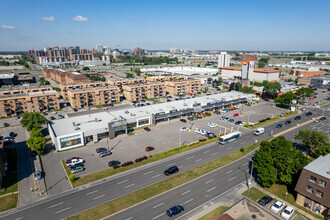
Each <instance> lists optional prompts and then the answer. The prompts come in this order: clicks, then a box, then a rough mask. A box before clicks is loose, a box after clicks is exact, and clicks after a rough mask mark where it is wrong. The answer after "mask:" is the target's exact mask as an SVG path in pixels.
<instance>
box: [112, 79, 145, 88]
mask: <svg viewBox="0 0 330 220" xmlns="http://www.w3.org/2000/svg"><path fill="white" fill-rule="evenodd" d="M146 82H147V81H146V80H145V79H143V78H138V79H112V80H109V81H108V84H109V86H118V87H119V88H120V89H122V87H123V86H124V85H134V84H141V83H146Z"/></svg>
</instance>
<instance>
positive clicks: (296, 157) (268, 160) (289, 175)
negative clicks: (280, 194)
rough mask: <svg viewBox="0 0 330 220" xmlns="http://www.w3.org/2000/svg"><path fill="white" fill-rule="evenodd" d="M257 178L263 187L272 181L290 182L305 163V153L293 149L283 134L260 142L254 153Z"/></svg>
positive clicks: (268, 185)
mask: <svg viewBox="0 0 330 220" xmlns="http://www.w3.org/2000/svg"><path fill="white" fill-rule="evenodd" d="M254 161H255V165H254V167H255V169H256V170H257V173H258V180H259V181H260V184H261V185H262V186H264V187H270V186H271V185H272V184H274V183H281V184H290V183H291V182H292V179H293V177H294V176H295V175H297V174H298V172H299V171H300V170H301V169H302V168H303V167H304V166H305V165H306V164H307V158H306V157H305V155H304V154H303V153H302V152H301V151H298V150H297V149H294V148H293V147H292V143H291V141H289V140H286V139H285V138H284V137H283V136H280V137H277V138H274V139H273V140H271V141H270V142H266V141H263V142H261V145H260V149H259V150H258V151H256V153H255V155H254Z"/></svg>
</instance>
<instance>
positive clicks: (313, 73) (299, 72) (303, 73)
mask: <svg viewBox="0 0 330 220" xmlns="http://www.w3.org/2000/svg"><path fill="white" fill-rule="evenodd" d="M290 74H291V75H295V76H300V77H311V76H321V75H323V74H324V71H303V70H291V72H290Z"/></svg>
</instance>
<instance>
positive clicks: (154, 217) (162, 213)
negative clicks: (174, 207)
mask: <svg viewBox="0 0 330 220" xmlns="http://www.w3.org/2000/svg"><path fill="white" fill-rule="evenodd" d="M162 215H165V213H162V214H160V215H157V216H156V217H153V218H152V219H156V218H159V217H160V216H162Z"/></svg>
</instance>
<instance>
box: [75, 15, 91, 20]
mask: <svg viewBox="0 0 330 220" xmlns="http://www.w3.org/2000/svg"><path fill="white" fill-rule="evenodd" d="M72 20H74V21H88V18H84V17H83V16H81V15H78V16H76V17H73V18H72Z"/></svg>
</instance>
